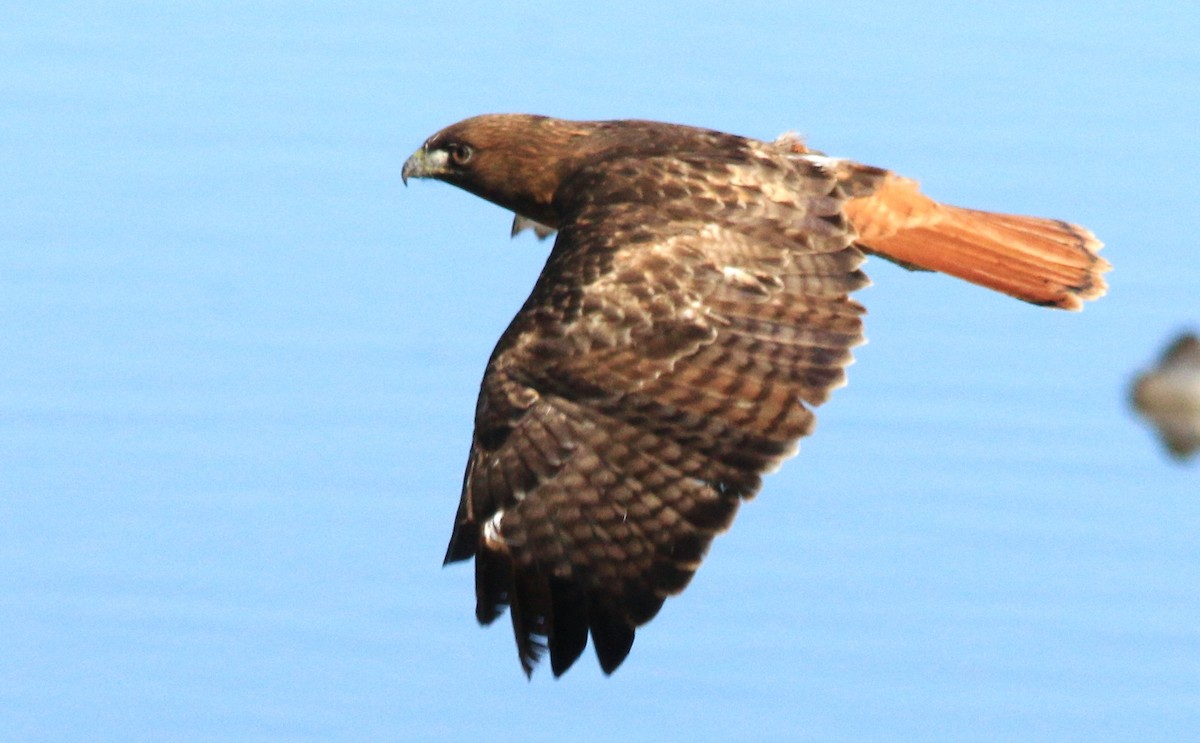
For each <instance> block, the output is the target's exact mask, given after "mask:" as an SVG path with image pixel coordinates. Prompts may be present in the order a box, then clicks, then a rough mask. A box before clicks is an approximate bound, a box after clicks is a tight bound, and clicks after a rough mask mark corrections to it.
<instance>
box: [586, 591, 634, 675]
mask: <svg viewBox="0 0 1200 743" xmlns="http://www.w3.org/2000/svg"><path fill="white" fill-rule="evenodd" d="M588 620H589V621H588V623H589V624H590V626H591V630H592V645H594V646H595V648H596V658H597V659H598V660H599V661H600V670H602V671H604V673H605V675H611V674H612V672H613V671H615V670H617V667H618V666H620V665H621V663H622V661H624V660H625V656H627V655H629V650H630V648H632V647H633V635H634V631H633V627H631V626H630V625H629V624H628V623H626V622H625V621H623V620H621V619H620V618H618V617H616V616H614V615H613V614H612V613H610V612H608V611H606V610H605V609H603V608H600V607H590V611H589V617H588Z"/></svg>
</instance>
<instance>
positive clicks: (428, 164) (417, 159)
mask: <svg viewBox="0 0 1200 743" xmlns="http://www.w3.org/2000/svg"><path fill="white" fill-rule="evenodd" d="M446 158H447V155H446V153H445V152H443V151H442V150H434V151H433V152H430V151H429V150H428V149H426V148H425V147H422V148H421V149H419V150H417V151H416V152H414V153H413V154H412V157H410V158H408V159H407V160H405V161H404V168H403V169H401V170H400V180H402V181H404V185H406V186H407V185H408V179H409V178H433V177H436V176H438V175H441V174H442V173H444V172H446Z"/></svg>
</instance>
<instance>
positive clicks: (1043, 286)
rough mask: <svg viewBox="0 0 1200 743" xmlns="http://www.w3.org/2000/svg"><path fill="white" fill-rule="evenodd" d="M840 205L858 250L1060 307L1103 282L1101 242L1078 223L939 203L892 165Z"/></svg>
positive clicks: (1101, 288)
mask: <svg viewBox="0 0 1200 743" xmlns="http://www.w3.org/2000/svg"><path fill="white" fill-rule="evenodd" d="M846 213H847V216H848V217H849V218H850V221H851V222H852V223H853V224H854V227H855V229H856V230H857V231H858V235H859V238H858V244H859V245H860V246H861V247H862V248H863V249H864V250H866V251H867V252H868V253H873V254H875V255H879V256H881V257H883V258H886V259H888V260H890V261H894V262H896V263H899V264H900V265H902V266H905V267H906V268H912V269H918V270H928V271H940V272H942V273H948V274H950V275H952V276H957V277H959V278H961V279H965V280H967V281H970V282H972V283H974V284H979V285H980V286H984V287H987V288H989V289H994V290H996V291H998V292H1003V293H1004V294H1008V295H1010V296H1013V297H1016V298H1017V299H1022V300H1024V301H1026V302H1032V303H1033V304H1037V305H1044V306H1050V307H1061V308H1063V309H1068V310H1078V309H1080V308H1081V307H1082V306H1083V302H1084V301H1085V300H1089V299H1096V298H1098V297H1101V296H1103V295H1104V292H1105V291H1106V290H1107V289H1108V286H1107V284H1105V282H1104V277H1103V274H1104V272H1105V271H1107V270H1109V268H1110V266H1109V263H1108V261H1106V260H1104V259H1103V258H1101V257H1100V256H1099V255H1097V254H1096V252H1097V251H1098V250H1099V249H1100V247H1101V243H1100V241H1099V240H1097V239H1096V237H1095V235H1093V234H1092V233H1091V232H1089V231H1088V230H1086V229H1084V228H1083V227H1079V226H1078V225H1073V224H1068V223H1066V222H1061V221H1059V220H1055V219H1043V218H1041V217H1024V216H1017V215H1012V214H996V213H993V212H984V211H977V210H975V209H963V208H961V207H957V206H950V205H947V204H940V203H938V202H936V201H934V200H933V199H930V198H929V197H927V196H925V195H924V194H922V193H921V192H920V190H919V189H918V186H917V183H916V181H912V180H909V179H907V178H902V177H900V176H897V175H895V174H894V173H888V174H887V176H886V177H885V178H884V179H883V182H882V183H881V184H880V185H879V186H878V187H877V188H876V189H875V190H874V192H873V193H871V194H870V195H867V196H862V197H859V198H855V199H851V200H850V201H848V202H847V204H846Z"/></svg>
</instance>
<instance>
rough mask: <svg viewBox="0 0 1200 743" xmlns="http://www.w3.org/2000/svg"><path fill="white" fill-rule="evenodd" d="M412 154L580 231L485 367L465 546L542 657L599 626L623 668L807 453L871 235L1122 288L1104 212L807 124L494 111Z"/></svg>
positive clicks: (890, 250)
mask: <svg viewBox="0 0 1200 743" xmlns="http://www.w3.org/2000/svg"><path fill="white" fill-rule="evenodd" d="M403 176H404V179H405V182H407V180H408V178H436V179H438V180H442V181H446V182H447V183H451V184H454V185H455V186H458V187H460V188H463V189H465V190H467V191H470V192H471V193H473V194H476V195H478V196H481V197H483V198H485V199H487V200H489V201H492V202H494V203H496V204H498V205H500V206H502V207H504V208H506V209H510V210H512V211H513V212H515V213H516V215H517V222H516V223H515V225H514V229H516V228H518V227H520V226H521V225H523V224H529V225H537V226H539V228H540V229H543V230H544V231H547V232H548V231H552V230H557V231H558V237H557V239H556V240H555V243H554V248H553V250H552V251H551V253H550V257H549V259H548V260H547V262H546V266H545V268H544V269H543V270H542V274H541V276H540V277H539V278H538V281H537V284H536V285H535V286H534V288H533V292H532V294H530V296H529V299H528V300H526V302H525V305H524V306H523V307H522V308H521V310H520V312H518V313H517V316H516V317H515V318H514V319H513V321H512V324H511V325H509V327H508V329H507V330H506V331H505V332H504V335H503V336H501V338H500V341H499V343H498V344H497V346H496V349H495V351H494V352H493V353H492V357H491V360H490V361H489V362H488V365H487V371H486V372H485V373H484V377H483V385H482V390H481V391H480V395H479V402H478V406H477V409H476V414H475V434H474V437H473V441H472V443H471V452H470V457H469V461H468V463H467V468H466V475H465V478H464V482H463V492H462V501H461V503H460V505H459V508H458V515H457V516H456V518H455V520H454V532H453V534H452V536H451V538H450V546H449V549H448V550H447V552H446V562H453V561H456V560H465V559H467V558H470V557H474V558H475V590H476V609H475V612H476V616H477V617H478V619H479V621H480V622H481V623H483V624H488V623H490V622H492V621H493V620H495V619H496V617H498V616H499V615H500V614H501V613H502V612H503V610H504V608H505V607H508V609H509V613H510V615H511V617H512V625H513V630H514V632H515V634H516V640H517V651H518V654H519V657H520V661H521V666H522V668H524V670H525V672H526V674H529V673H530V672H531V671H532V669H533V666H534V664H535V663H536V662H537V661H538V660H539V658H540V657H541V655H542V653H543V652H544V651H545V650H546V649H548V650H549V652H550V665H551V668H552V670H553V672H554V674H555V675H556V676H557V675H560V674H562V673H563V672H564V671H566V670H567V668H569V667H570V666H571V664H572V663H574V662H575V660H576V659H577V658H578V657H579V655H580V653H581V652H582V651H583V649H584V647H585V645H586V644H587V638H588V635H589V633H590V635H591V638H592V644H593V646H594V647H595V650H596V655H597V656H598V658H599V660H600V666H601V668H602V669H603V670H604V671H605V673H611V672H612V671H613V670H614V669H616V668H617V666H619V665H620V664H621V662H622V661H623V660H624V659H625V656H626V655H627V654H628V653H629V649H630V646H631V645H632V644H633V637H634V629H635V628H636V627H638V626H639V625H642V624H645V623H646V622H648V621H650V619H651V618H653V617H654V615H655V614H656V613H657V612H658V610H659V608H660V607H661V606H662V603H663V600H664V599H665V598H666V597H667V596H670V595H671V594H675V593H678V592H680V591H682V590H683V588H684V587H685V586H686V585H687V583H688V581H689V580H690V579H691V577H692V574H693V573H694V572H695V571H696V568H697V567H698V566H699V565H700V561H701V560H702V559H703V558H704V554H705V551H706V550H707V548H708V545H709V543H710V542H711V541H712V539H713V537H714V536H716V535H717V534H718V533H720V532H721V531H723V530H725V529H726V528H728V527H729V525H730V522H731V521H732V520H733V516H734V513H735V512H736V511H737V508H738V505H739V504H740V503H741V501H742V500H745V499H748V498H750V497H751V496H753V495H754V494H755V492H757V491H758V489H759V486H760V484H761V479H760V478H761V477H762V475H763V474H764V473H766V472H770V471H772V470H773V469H775V468H776V467H778V466H779V464H780V462H782V461H783V460H784V459H786V458H787V457H790V456H791V455H792V454H794V453H795V452H796V442H797V440H798V439H799V438H800V437H801V436H804V435H806V434H808V433H810V432H811V431H812V429H813V421H814V418H813V413H812V412H811V408H813V407H814V406H816V405H819V404H820V403H822V402H824V401H825V399H826V398H827V397H828V396H829V393H830V391H831V390H833V389H834V388H836V387H838V386H840V385H842V384H843V382H844V379H845V372H844V368H845V366H846V365H847V364H848V363H849V362H850V359H851V354H850V349H851V348H853V347H854V346H856V345H858V344H859V343H861V342H862V340H863V335H862V319H861V315H862V314H863V308H862V307H861V306H860V305H859V304H858V303H856V302H855V301H854V300H852V299H850V296H849V295H850V293H851V292H852V291H854V290H855V289H858V288H860V287H862V286H864V285H865V284H867V283H868V280H867V277H866V276H865V275H864V274H863V273H862V272H861V271H860V270H859V266H860V265H861V264H862V262H863V260H864V257H863V254H864V253H873V254H876V255H880V256H882V257H884V258H887V259H889V260H893V261H895V262H897V263H900V264H901V265H904V266H906V267H908V268H915V269H925V270H934V271H943V272H945V273H949V274H953V275H955V276H959V277H961V278H964V279H966V280H968V281H972V282H974V283H977V284H980V285H982V286H986V287H988V288H990V289H995V290H997V291H1001V292H1004V293H1006V294H1009V295H1011V296H1014V297H1016V298H1018V299H1023V300H1025V301H1027V302H1032V303H1034V304H1039V305H1048V306H1053V307H1062V308H1066V309H1078V308H1079V307H1080V305H1081V304H1082V301H1083V300H1086V299H1093V298H1096V297H1099V296H1100V295H1102V294H1103V293H1104V291H1105V284H1104V281H1103V279H1102V277H1101V273H1102V272H1103V271H1105V270H1107V268H1108V264H1107V263H1106V262H1105V261H1104V260H1103V259H1101V258H1099V257H1098V256H1097V255H1096V251H1097V250H1098V249H1099V247H1100V243H1099V242H1098V241H1097V240H1096V239H1095V238H1094V237H1093V236H1092V234H1091V233H1090V232H1088V231H1087V230H1085V229H1083V228H1081V227H1077V226H1075V225H1071V224H1067V223H1065V222H1060V221H1057V220H1051V219H1039V218H1036V217H1021V216H1010V215H1003V214H992V213H988V212H980V211H974V210H970V209H961V208H958V207H953V206H946V205H943V204H939V203H937V202H935V201H932V200H931V199H929V198H927V197H925V196H923V195H922V194H921V193H920V192H919V191H918V189H917V185H916V183H914V182H913V181H910V180H906V179H904V178H901V177H899V176H897V175H895V174H893V173H891V172H889V171H887V170H882V169H880V168H874V167H869V166H866V165H860V164H858V163H854V162H851V161H848V160H841V159H836V158H831V157H826V156H824V155H821V154H819V153H817V152H813V151H810V150H808V149H807V148H806V147H804V145H803V144H802V143H801V142H800V141H799V140H798V139H796V138H794V137H784V138H781V139H780V140H778V141H775V142H762V141H756V140H753V139H746V138H743V137H738V136H734V135H731V134H723V133H721V132H716V131H709V130H704V129H696V128H692V127H687V126H678V125H673V124H662V123H655V122H649V121H600V122H580V121H563V120H561V119H552V118H546V117H542V116H528V115H489V116H479V117H475V118H471V119H467V120H465V121H462V122H459V123H457V124H454V125H453V126H450V127H447V128H446V129H443V130H442V131H440V132H438V133H437V134H435V135H433V136H432V137H430V138H429V139H428V140H427V141H426V142H425V144H424V145H423V146H422V147H421V149H419V150H417V152H416V153H415V154H413V156H412V157H411V158H409V160H408V161H407V162H406V163H405V164H404V170H403Z"/></svg>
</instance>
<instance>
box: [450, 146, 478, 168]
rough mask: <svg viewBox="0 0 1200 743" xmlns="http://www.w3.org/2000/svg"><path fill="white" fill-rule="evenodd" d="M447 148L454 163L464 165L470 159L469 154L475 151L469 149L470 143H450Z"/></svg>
mask: <svg viewBox="0 0 1200 743" xmlns="http://www.w3.org/2000/svg"><path fill="white" fill-rule="evenodd" d="M447 150H448V151H449V153H450V159H451V160H452V161H453V162H454V164H455V165H466V164H467V162H468V161H469V160H470V159H471V156H472V155H474V154H475V151H474V150H472V149H471V146H470V145H466V144H462V143H456V144H452V145H450V146H449V147H448V148H447Z"/></svg>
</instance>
